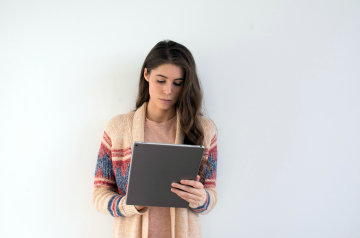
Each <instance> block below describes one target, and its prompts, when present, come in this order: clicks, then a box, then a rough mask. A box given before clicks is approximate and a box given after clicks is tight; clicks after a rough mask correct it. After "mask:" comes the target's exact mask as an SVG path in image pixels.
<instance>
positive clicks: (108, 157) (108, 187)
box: [91, 102, 217, 238]
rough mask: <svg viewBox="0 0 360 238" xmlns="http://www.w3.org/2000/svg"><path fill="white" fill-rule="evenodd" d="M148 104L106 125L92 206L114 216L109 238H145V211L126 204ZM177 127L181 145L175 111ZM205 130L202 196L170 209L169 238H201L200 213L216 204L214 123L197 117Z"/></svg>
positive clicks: (180, 135)
mask: <svg viewBox="0 0 360 238" xmlns="http://www.w3.org/2000/svg"><path fill="white" fill-rule="evenodd" d="M146 107H147V102H145V103H144V104H143V105H142V106H141V107H139V108H138V109H137V110H136V111H132V112H129V113H127V114H119V115H117V116H114V117H113V118H111V119H110V121H109V122H108V123H107V125H106V127H105V130H104V134H103V138H102V141H101V144H100V149H99V153H98V158H97V161H96V167H95V179H94V187H93V190H92V194H91V196H92V203H93V206H94V207H95V209H96V210H97V211H99V212H100V213H103V214H106V215H109V216H112V217H114V221H113V231H112V238H122V237H128V238H141V237H148V224H149V216H148V211H149V209H148V208H145V209H142V210H141V212H139V211H137V210H136V209H135V206H133V205H126V204H125V200H126V191H127V183H128V176H129V169H130V166H129V165H130V161H131V152H132V146H133V142H134V141H144V123H145V114H146ZM176 116H177V125H176V137H175V144H183V142H184V137H185V135H184V132H183V131H182V130H181V126H180V113H179V111H178V110H176ZM199 120H200V123H201V125H202V127H203V129H204V143H203V146H204V147H205V150H204V154H203V159H205V160H207V161H208V162H209V163H210V165H211V168H210V169H209V168H208V167H207V166H206V164H204V166H205V170H204V173H205V182H204V189H205V193H204V196H203V198H202V201H200V202H199V203H198V204H191V203H190V205H189V207H188V208H174V207H171V208H170V216H171V237H172V238H175V237H176V238H186V237H192V238H198V237H202V233H201V226H200V218H199V214H201V215H205V214H208V213H209V212H210V211H211V210H212V209H213V208H214V207H215V205H216V202H217V192H216V170H217V134H216V128H215V124H214V123H213V122H212V121H211V120H210V119H209V118H206V117H204V116H199Z"/></svg>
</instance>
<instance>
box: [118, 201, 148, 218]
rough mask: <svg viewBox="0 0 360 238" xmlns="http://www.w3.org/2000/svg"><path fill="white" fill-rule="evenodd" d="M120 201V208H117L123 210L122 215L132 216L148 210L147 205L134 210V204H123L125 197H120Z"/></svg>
mask: <svg viewBox="0 0 360 238" xmlns="http://www.w3.org/2000/svg"><path fill="white" fill-rule="evenodd" d="M121 200H122V201H121V202H120V203H119V206H121V208H122V209H121V208H120V207H119V209H121V210H123V211H124V216H126V217H128V216H132V215H135V214H137V215H143V214H145V213H146V212H147V211H148V210H149V207H144V208H143V209H140V210H139V211H138V210H136V208H135V205H126V204H125V199H121Z"/></svg>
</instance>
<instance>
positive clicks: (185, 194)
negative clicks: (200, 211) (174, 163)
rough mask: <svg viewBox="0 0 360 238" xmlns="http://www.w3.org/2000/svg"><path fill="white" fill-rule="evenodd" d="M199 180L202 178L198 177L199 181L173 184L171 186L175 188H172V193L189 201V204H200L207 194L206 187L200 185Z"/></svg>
mask: <svg viewBox="0 0 360 238" xmlns="http://www.w3.org/2000/svg"><path fill="white" fill-rule="evenodd" d="M199 180H200V176H199V175H198V176H197V181H194V180H181V181H180V183H181V184H178V183H172V184H171V185H172V187H173V188H171V191H172V192H174V193H176V194H177V195H178V196H179V197H181V198H182V199H184V200H186V201H188V202H189V203H192V204H198V203H199V202H200V201H201V200H202V198H203V195H204V193H205V191H204V185H203V184H202V183H200V182H199ZM187 185H188V186H187ZM190 186H191V187H190ZM180 189H181V190H180ZM182 190H183V191H182Z"/></svg>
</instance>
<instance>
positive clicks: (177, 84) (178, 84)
mask: <svg viewBox="0 0 360 238" xmlns="http://www.w3.org/2000/svg"><path fill="white" fill-rule="evenodd" d="M158 82H159V83H165V81H160V80H158ZM174 85H176V86H181V83H174Z"/></svg>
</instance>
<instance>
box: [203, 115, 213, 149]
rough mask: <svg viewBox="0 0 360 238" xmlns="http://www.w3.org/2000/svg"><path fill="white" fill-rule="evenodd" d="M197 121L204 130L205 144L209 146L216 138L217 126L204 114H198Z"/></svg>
mask: <svg viewBox="0 0 360 238" xmlns="http://www.w3.org/2000/svg"><path fill="white" fill-rule="evenodd" d="M199 121H200V123H201V125H202V128H203V130H204V137H205V141H206V142H205V144H208V146H210V145H211V144H212V143H214V140H216V138H217V127H216V125H215V123H214V121H213V120H211V119H210V118H208V117H205V116H199Z"/></svg>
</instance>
